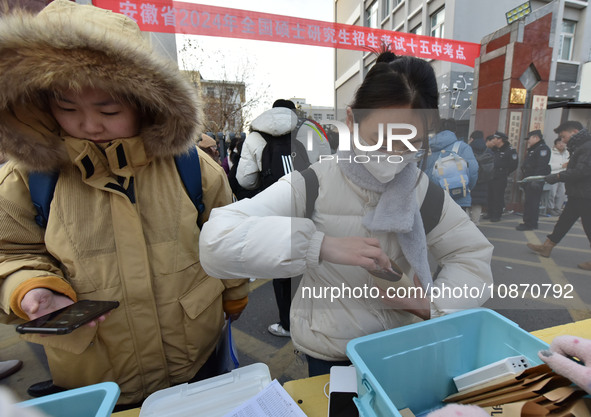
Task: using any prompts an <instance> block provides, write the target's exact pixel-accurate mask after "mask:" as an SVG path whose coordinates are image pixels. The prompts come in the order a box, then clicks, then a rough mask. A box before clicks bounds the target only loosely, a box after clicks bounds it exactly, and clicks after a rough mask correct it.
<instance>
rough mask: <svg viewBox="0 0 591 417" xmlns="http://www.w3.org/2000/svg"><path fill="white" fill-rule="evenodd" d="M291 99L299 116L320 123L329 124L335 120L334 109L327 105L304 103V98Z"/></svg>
mask: <svg viewBox="0 0 591 417" xmlns="http://www.w3.org/2000/svg"><path fill="white" fill-rule="evenodd" d="M290 100H291V101H293V103H294V104H295V106H296V109H297V110H298V112H299V113H300V116H302V117H306V118H309V119H313V120H315V121H317V122H318V123H320V124H321V125H326V124H329V123H330V122H331V121H333V120H335V110H334V108H333V107H329V106H313V105H312V104H308V103H306V99H305V98H299V97H292V98H290Z"/></svg>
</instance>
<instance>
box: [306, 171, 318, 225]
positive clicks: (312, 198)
mask: <svg viewBox="0 0 591 417" xmlns="http://www.w3.org/2000/svg"><path fill="white" fill-rule="evenodd" d="M301 174H302V176H303V177H304V181H305V183H306V217H307V218H308V219H311V218H312V213H313V212H314V206H315V205H316V199H317V198H318V189H319V188H320V184H319V183H318V176H317V175H316V172H314V170H313V169H312V168H306V169H305V170H303V171H302V172H301Z"/></svg>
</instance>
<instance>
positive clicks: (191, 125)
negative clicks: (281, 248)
mask: <svg viewBox="0 0 591 417" xmlns="http://www.w3.org/2000/svg"><path fill="white" fill-rule="evenodd" d="M0 57H1V59H0V150H1V151H2V152H3V153H6V155H8V157H9V159H10V162H9V163H7V164H6V165H5V166H4V167H3V168H2V169H1V170H0V303H1V308H2V310H1V311H0V316H1V319H2V321H4V322H7V323H16V322H19V321H20V322H22V321H23V320H28V319H30V318H34V317H37V316H39V315H41V314H42V313H46V312H49V311H52V310H55V309H56V308H58V307H60V306H64V305H67V304H70V303H72V302H73V301H76V300H81V299H97V300H116V301H119V302H120V306H119V308H117V309H116V310H114V311H113V312H112V313H111V314H110V315H109V316H108V317H106V319H104V318H103V319H104V321H102V322H100V323H95V325H94V326H84V327H82V328H80V329H77V330H76V331H74V332H73V333H71V334H69V335H63V336H49V337H40V336H27V339H28V340H30V341H34V342H37V343H41V344H43V345H44V347H45V351H46V353H47V358H48V362H49V367H50V370H51V374H52V377H53V383H54V384H55V385H56V386H59V387H64V388H75V387H80V386H84V385H89V384H94V383H98V382H102V381H115V382H117V383H118V384H119V386H120V388H121V396H120V399H119V403H120V404H135V403H138V402H141V401H142V400H143V399H145V398H146V397H147V396H148V395H149V394H151V393H153V392H155V391H157V390H160V389H163V388H166V387H169V386H171V385H174V384H178V383H182V382H187V381H189V380H191V379H192V378H193V377H194V376H195V375H196V373H197V372H198V371H199V370H200V368H202V365H203V364H204V363H206V361H207V360H208V358H210V356H211V354H212V352H213V350H214V348H215V345H216V343H217V341H218V339H219V336H220V333H221V328H222V325H223V322H224V311H225V312H226V314H234V315H235V314H238V313H239V312H240V311H242V310H243V309H244V307H245V306H246V303H247V294H248V288H247V285H248V284H247V282H248V281H247V280H229V281H221V280H218V279H214V278H211V277H209V276H207V274H206V273H205V272H204V271H203V269H202V267H201V264H200V260H199V248H198V241H199V233H200V229H199V226H200V224H201V223H203V222H205V221H206V220H207V219H208V216H209V212H210V211H211V209H213V208H214V207H219V206H223V205H225V204H228V203H230V202H231V191H230V187H229V185H228V183H227V181H226V179H225V175H224V172H223V170H222V168H221V167H220V166H218V165H216V164H215V163H214V162H213V161H211V159H210V158H207V157H203V154H202V153H200V154H199V155H200V158H199V159H200V164H201V165H200V166H201V173H202V182H203V203H204V204H205V207H206V210H205V212H204V213H203V214H202V215H201V217H200V218H199V224H198V213H197V210H196V208H195V206H194V204H193V203H192V201H191V200H190V198H189V196H188V195H187V193H186V191H185V189H184V188H183V187H184V186H183V182H182V181H181V178H180V176H179V173H178V170H177V168H176V166H175V161H174V156H175V155H178V154H182V153H184V152H186V151H187V150H188V149H189V147H191V146H195V145H194V142H193V138H194V137H196V133H197V132H199V131H200V121H201V114H200V104H199V102H198V101H197V98H196V97H195V96H194V94H193V92H194V89H193V87H192V86H191V84H190V83H189V82H187V81H186V80H184V78H183V77H182V76H181V75H180V73H179V72H178V70H177V69H176V68H175V67H174V66H173V65H172V64H171V63H166V62H164V61H162V60H161V59H160V58H158V57H156V56H155V55H154V54H153V53H152V52H151V50H150V49H149V47H148V46H147V45H145V44H144V42H143V40H142V37H141V33H140V31H139V29H138V27H137V25H136V24H135V22H133V21H132V20H130V19H128V18H127V17H124V16H123V15H119V14H115V13H112V12H109V11H106V10H101V9H98V8H95V7H93V6H82V5H78V4H76V3H73V2H69V1H67V0H56V1H54V2H53V3H51V4H50V5H49V6H47V7H46V8H45V9H44V10H43V11H41V12H40V13H39V14H38V15H36V16H32V15H26V14H22V13H14V14H11V15H8V16H4V17H2V18H1V20H0ZM96 97H99V98H98V99H96ZM84 100H86V101H84ZM88 100H90V101H88ZM89 115H90V116H92V117H90V118H89V117H87V116H89ZM128 116H129V117H128ZM93 117H94V119H93ZM97 120H98V122H97ZM104 121H106V122H104ZM113 121H115V122H116V123H115V124H113ZM121 121H122V123H123V125H124V126H128V127H130V129H128V130H123V131H122V130H119V131H117V128H118V126H119V125H117V123H119V122H121ZM103 122H104V123H103ZM76 123H78V124H76ZM104 126H107V127H109V126H111V127H112V126H115V130H114V132H123V133H121V135H122V136H114V135H113V134H111V135H110V136H109V135H106V136H105V131H106V130H105V128H104ZM92 129H94V131H93V133H87V132H90V131H91V130H92ZM79 132H81V133H79ZM111 132H113V131H111ZM31 171H42V172H58V173H59V177H58V181H57V184H56V187H55V194H54V196H53V199H52V202H51V211H50V214H49V219H48V224H47V227H46V228H45V229H43V228H42V227H40V226H38V225H37V224H36V223H35V214H36V212H35V208H34V206H33V204H32V202H31V197H30V193H29V189H28V177H29V172H31ZM39 294H41V295H39ZM210 362H211V361H210Z"/></svg>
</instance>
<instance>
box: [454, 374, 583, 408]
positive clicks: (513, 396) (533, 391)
mask: <svg viewBox="0 0 591 417" xmlns="http://www.w3.org/2000/svg"><path fill="white" fill-rule="evenodd" d="M570 384H572V382H571V381H570V380H569V379H568V378H565V377H563V376H560V375H556V376H551V377H549V378H545V379H543V380H541V381H538V382H536V383H535V384H532V385H529V386H526V387H522V389H521V390H518V391H513V392H509V393H506V394H503V395H497V396H493V397H488V398H484V399H481V400H479V401H476V402H469V403H466V402H462V404H475V405H478V406H480V407H488V406H492V405H498V404H507V403H511V402H516V401H522V400H526V399H532V398H536V397H538V396H539V395H541V394H542V393H544V392H548V391H549V390H552V389H555V388H558V387H564V386H568V385H570Z"/></svg>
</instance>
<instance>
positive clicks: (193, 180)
mask: <svg viewBox="0 0 591 417" xmlns="http://www.w3.org/2000/svg"><path fill="white" fill-rule="evenodd" d="M174 162H175V164H176V168H177V170H178V172H179V175H180V177H181V180H182V181H183V185H184V186H185V189H186V190H187V194H188V195H189V198H190V199H191V201H192V202H193V204H194V205H195V208H197V211H198V212H199V215H201V214H203V212H204V211H205V205H204V204H203V189H202V185H201V165H200V164H199V152H198V151H197V148H196V147H194V146H191V148H190V149H189V152H188V153H184V154H181V155H175V157H174Z"/></svg>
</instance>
